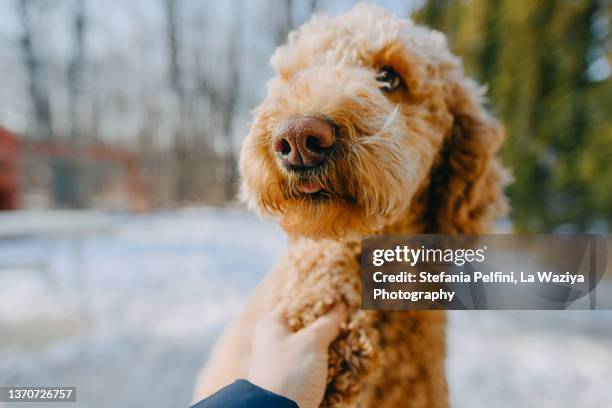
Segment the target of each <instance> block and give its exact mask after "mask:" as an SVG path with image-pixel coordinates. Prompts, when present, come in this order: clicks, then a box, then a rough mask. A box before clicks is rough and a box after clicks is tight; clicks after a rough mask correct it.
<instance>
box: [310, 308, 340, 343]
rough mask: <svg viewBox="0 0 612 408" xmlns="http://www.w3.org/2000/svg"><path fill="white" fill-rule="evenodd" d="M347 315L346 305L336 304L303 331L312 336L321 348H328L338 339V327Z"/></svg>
mask: <svg viewBox="0 0 612 408" xmlns="http://www.w3.org/2000/svg"><path fill="white" fill-rule="evenodd" d="M347 315H348V313H347V310H346V305H345V304H344V303H343V302H336V304H335V305H334V307H333V308H332V309H331V310H330V311H329V312H328V313H327V314H325V315H323V316H321V317H319V318H318V319H317V320H315V321H314V323H312V324H311V325H310V326H308V327H307V328H305V329H304V331H305V332H307V333H309V334H311V335H313V336H314V338H315V339H316V340H317V341H318V343H319V344H320V345H321V346H323V347H328V346H329V344H330V343H331V342H332V341H333V340H334V339H335V338H336V337H338V334H339V333H340V325H341V324H342V322H343V321H345V320H346V318H347Z"/></svg>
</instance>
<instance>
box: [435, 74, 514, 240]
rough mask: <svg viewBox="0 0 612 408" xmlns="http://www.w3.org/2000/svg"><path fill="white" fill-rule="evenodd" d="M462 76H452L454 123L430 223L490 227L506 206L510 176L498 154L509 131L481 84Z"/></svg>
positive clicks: (448, 227) (438, 228)
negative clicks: (497, 117)
mask: <svg viewBox="0 0 612 408" xmlns="http://www.w3.org/2000/svg"><path fill="white" fill-rule="evenodd" d="M455 74H456V72H455ZM456 78H457V79H454V80H448V81H446V86H447V87H448V88H447V92H446V93H447V96H448V100H447V103H448V106H449V110H450V112H451V114H452V116H453V124H452V126H451V128H450V131H449V132H448V134H447V135H446V137H445V141H444V144H443V147H442V149H441V152H440V154H439V156H438V159H437V162H436V164H434V167H433V171H432V174H431V183H430V191H429V192H428V193H427V202H426V213H427V214H426V217H425V220H426V224H427V225H426V229H427V230H428V232H436V233H466V234H470V233H474V234H475V233H484V232H487V231H488V230H489V229H490V228H489V227H490V224H491V221H492V219H493V218H494V217H495V216H498V215H501V214H503V213H504V212H505V211H506V202H505V198H504V194H503V186H504V184H505V183H506V179H507V176H506V173H505V171H504V170H503V169H502V167H501V165H500V164H499V162H498V160H497V158H496V157H495V154H496V153H497V150H498V148H499V146H500V145H501V142H502V141H503V138H504V131H503V128H502V126H501V125H500V124H499V122H497V120H495V119H494V118H493V117H492V116H491V115H490V114H489V113H488V112H487V111H486V110H485V108H484V107H483V98H482V96H481V94H482V92H481V91H480V89H479V88H478V86H477V84H476V83H475V82H473V81H471V80H468V79H466V78H465V77H464V76H463V74H462V73H461V74H460V75H456Z"/></svg>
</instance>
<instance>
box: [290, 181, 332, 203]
mask: <svg viewBox="0 0 612 408" xmlns="http://www.w3.org/2000/svg"><path fill="white" fill-rule="evenodd" d="M296 190H297V191H298V192H299V193H300V195H301V196H302V197H304V198H307V199H310V200H314V201H319V200H326V199H330V198H331V197H332V194H331V192H329V191H327V190H325V189H324V188H323V186H321V185H320V184H318V183H314V182H311V181H304V182H302V183H300V184H298V186H297V188H296Z"/></svg>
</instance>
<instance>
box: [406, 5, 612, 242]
mask: <svg viewBox="0 0 612 408" xmlns="http://www.w3.org/2000/svg"><path fill="white" fill-rule="evenodd" d="M611 7H612V2H611V1H610V0H576V1H559V0H539V1H531V0H497V1H488V0H467V1H461V2H459V1H443V0H433V1H430V2H428V3H427V4H426V5H425V7H424V8H423V10H421V12H420V13H419V14H418V15H417V20H420V21H421V22H423V23H424V24H427V25H429V26H431V27H433V28H436V29H439V30H441V31H443V32H445V33H446V34H447V36H448V39H449V44H450V46H451V48H452V49H453V51H454V52H455V53H456V54H457V55H460V56H462V57H463V60H464V64H465V67H466V71H467V72H468V74H470V75H472V76H474V77H476V78H477V79H478V80H479V81H480V82H482V83H483V84H485V85H488V87H489V98H490V100H491V104H492V109H493V111H494V112H495V113H496V114H497V116H498V117H499V118H500V120H501V121H502V122H503V123H504V125H505V127H506V131H507V140H506V143H505V145H504V148H503V149H502V159H503V160H504V162H505V164H506V166H508V167H509V168H510V169H511V170H512V173H513V177H514V182H513V184H512V185H511V186H510V187H509V189H508V193H509V196H510V199H511V204H512V208H513V210H512V220H513V222H514V225H515V228H516V229H517V230H518V231H534V232H545V231H553V230H555V229H556V228H558V227H559V226H562V225H564V226H567V225H569V226H571V228H572V229H573V230H577V231H585V230H589V229H590V228H592V227H593V226H594V225H595V223H596V222H598V221H605V222H606V223H607V225H608V226H609V225H610V223H611V221H612V79H611V78H610V72H609V67H610V59H609V57H608V56H607V55H606V53H605V50H606V48H608V49H609V48H610V33H609V28H608V27H609V26H610V14H611V10H610V9H611ZM606 69H607V72H606Z"/></svg>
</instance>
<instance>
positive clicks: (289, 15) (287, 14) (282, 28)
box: [274, 0, 316, 44]
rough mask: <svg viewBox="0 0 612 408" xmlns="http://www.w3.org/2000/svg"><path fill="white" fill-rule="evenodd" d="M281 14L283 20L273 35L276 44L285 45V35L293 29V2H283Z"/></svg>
mask: <svg viewBox="0 0 612 408" xmlns="http://www.w3.org/2000/svg"><path fill="white" fill-rule="evenodd" d="M315 6H316V5H315ZM283 12H284V15H283V20H282V21H281V22H280V24H279V25H278V26H277V29H276V32H275V35H274V37H275V39H276V44H283V43H285V42H286V41H287V35H288V34H289V32H290V31H291V30H292V29H293V24H294V22H293V0H284V2H283Z"/></svg>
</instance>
